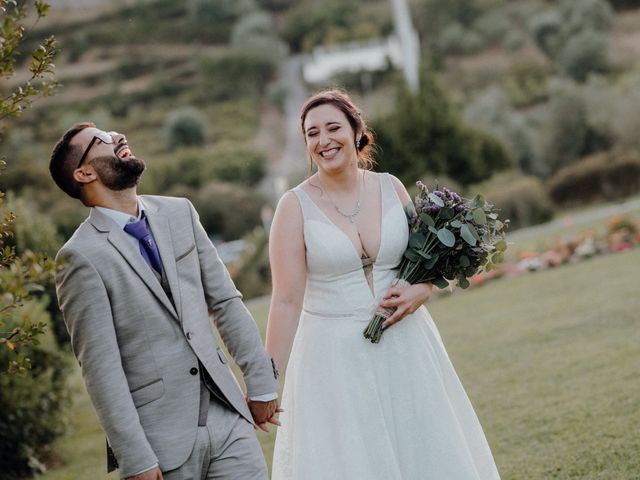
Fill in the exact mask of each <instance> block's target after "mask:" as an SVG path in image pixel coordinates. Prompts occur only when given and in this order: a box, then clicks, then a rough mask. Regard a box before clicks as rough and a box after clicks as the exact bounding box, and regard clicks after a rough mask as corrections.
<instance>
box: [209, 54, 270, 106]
mask: <svg viewBox="0 0 640 480" xmlns="http://www.w3.org/2000/svg"><path fill="white" fill-rule="evenodd" d="M198 71H199V99H200V100H201V101H204V102H208V103H212V102H217V101H221V100H230V99H239V98H245V97H246V98H250V99H256V98H260V97H261V96H262V94H263V93H264V91H265V88H266V86H267V84H268V83H269V82H270V81H271V79H272V78H273V76H274V74H275V72H276V64H275V63H274V60H273V59H272V58H265V57H263V56H261V55H258V54H256V53H250V52H242V51H227V52H225V53H223V54H220V55H218V56H215V57H210V58H202V59H201V60H200V62H199V66H198Z"/></svg>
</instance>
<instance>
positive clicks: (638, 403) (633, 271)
mask: <svg viewBox="0 0 640 480" xmlns="http://www.w3.org/2000/svg"><path fill="white" fill-rule="evenodd" d="M638 266H640V249H636V250H634V251H630V252H627V253H621V254H613V255H608V256H602V257H597V258H593V259H591V260H587V261H584V262H583V263H580V264H577V265H569V266H563V267H560V268H558V269H555V270H548V271H543V272H537V273H532V274H529V275H526V276H523V277H519V278H515V279H501V280H497V281H495V282H491V283H489V284H487V285H484V286H482V287H479V288H476V289H472V290H469V291H464V292H462V291H460V292H457V293H456V294H454V295H451V296H448V297H445V298H440V299H438V300H437V301H435V302H433V304H431V305H430V306H429V310H430V311H431V314H432V315H433V317H434V319H435V321H436V323H437V324H438V326H439V328H440V331H441V333H442V336H443V338H444V341H445V344H446V345H447V348H448V351H449V354H450V356H451V358H452V360H453V362H454V364H455V366H456V368H457V370H458V373H459V375H460V377H461V379H462V381H463V383H464V384H465V386H466V388H467V392H468V393H469V396H470V397H471V400H472V402H473V403H474V405H475V407H476V410H477V412H478V416H479V417H480V421H481V422H482V424H483V426H484V429H485V432H486V434H487V437H488V439H489V443H490V444H491V447H492V450H493V452H494V455H495V458H496V462H497V464H498V468H499V470H500V472H501V475H502V478H503V479H504V480H511V479H513V480H523V479H526V480H535V479H540V480H543V479H544V480H547V479H581V480H587V479H603V480H604V479H607V480H613V479H640V473H639V472H640V455H638V452H640V436H639V435H638V427H639V425H640V382H638V376H637V372H638V365H640V342H639V341H638V340H639V336H638V333H639V332H640V313H639V312H640V295H638V291H639V290H638V284H640V272H639V271H638ZM267 306H268V300H266V299H263V300H259V301H255V302H251V303H250V308H251V309H252V311H253V313H254V315H255V317H256V319H257V321H258V322H259V324H260V326H261V329H262V331H263V333H264V322H265V319H266V313H267ZM70 384H71V388H73V390H74V392H75V394H74V400H75V403H74V408H73V425H72V429H71V430H70V431H69V434H68V435H67V436H65V437H63V438H61V439H60V441H59V442H58V443H57V449H58V451H59V453H60V455H61V457H62V459H63V461H64V462H65V465H64V466H62V467H60V468H56V469H53V470H51V471H50V472H49V473H47V474H46V475H44V476H42V477H41V478H43V479H46V480H54V479H56V480H59V479H65V480H66V479H97V478H109V479H115V478H117V477H116V475H113V474H112V475H109V476H107V475H106V474H105V467H104V465H105V459H104V448H105V447H104V435H103V434H102V433H101V431H100V428H99V427H98V425H97V423H96V419H95V415H94V414H93V411H92V409H91V405H90V404H89V401H88V399H87V396H86V394H85V392H84V387H83V386H82V382H81V379H80V377H79V374H78V373H77V372H76V373H75V374H74V375H73V377H72V378H71V381H70ZM258 436H259V438H260V440H261V442H262V445H263V447H264V451H265V455H266V457H267V460H268V461H269V460H270V458H271V451H272V448H273V433H272V434H269V435H267V434H264V433H258ZM331 480H333V479H331ZM380 480H384V479H380ZM437 480H444V479H437Z"/></svg>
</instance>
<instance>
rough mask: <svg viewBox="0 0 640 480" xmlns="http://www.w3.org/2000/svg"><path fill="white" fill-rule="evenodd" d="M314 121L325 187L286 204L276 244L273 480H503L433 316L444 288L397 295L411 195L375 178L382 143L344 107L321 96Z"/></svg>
mask: <svg viewBox="0 0 640 480" xmlns="http://www.w3.org/2000/svg"><path fill="white" fill-rule="evenodd" d="M301 120H302V131H303V134H304V139H305V142H306V148H307V153H308V155H309V157H310V159H311V161H312V162H313V163H314V164H315V165H316V166H317V173H315V174H314V175H312V176H310V177H309V178H307V179H306V180H305V181H304V182H302V183H301V184H300V185H298V186H297V187H295V188H294V189H293V190H291V191H289V192H287V193H286V194H285V195H284V196H283V197H282V199H281V200H280V202H279V204H278V207H277V210H276V214H275V217H274V221H273V225H272V229H271V236H270V241H269V245H270V246H269V249H270V260H271V270H272V275H273V296H272V301H271V308H270V311H269V321H268V326H267V339H266V342H267V343H266V348H267V351H268V352H269V353H270V354H271V356H272V358H273V360H274V362H275V365H276V366H277V367H279V368H282V367H284V366H285V365H286V366H287V368H286V380H285V385H284V391H283V398H282V406H283V408H284V412H283V413H282V414H281V415H280V422H281V424H282V426H281V427H280V428H279V430H278V434H277V437H276V444H275V450H274V458H273V471H272V480H285V479H286V480H289V479H294V480H347V479H348V480H372V479H380V480H425V479H434V480H488V479H491V480H493V479H498V478H499V474H498V471H497V469H496V466H495V463H494V460H493V457H492V455H491V451H490V449H489V446H488V444H487V441H486V439H485V436H484V433H483V431H482V428H481V426H480V423H479V422H478V419H477V417H476V414H475V412H474V410H473V407H472V405H471V403H470V402H469V399H468V398H467V395H466V393H465V391H464V389H463V387H462V385H461V383H460V380H459V379H458V376H457V375H456V372H455V370H454V368H453V366H452V364H451V361H450V360H449V358H448V356H447V353H446V351H445V348H444V345H443V344H442V339H441V338H440V335H439V333H438V330H437V328H436V326H435V325H434V323H433V320H432V319H431V317H430V316H429V313H428V312H427V310H426V308H425V307H423V306H422V304H423V303H424V302H425V301H427V300H428V299H429V297H430V295H431V285H430V284H417V285H410V286H408V287H406V288H399V287H392V288H390V285H391V282H392V280H393V279H394V277H395V273H396V268H397V266H398V264H399V262H400V259H401V258H402V255H403V252H404V250H405V248H406V246H407V239H408V225H407V217H406V215H407V213H409V214H410V213H411V211H412V210H411V207H412V203H411V199H410V197H409V194H408V193H407V191H406V189H405V187H404V186H403V185H402V184H401V183H400V181H399V180H398V179H396V178H395V177H393V176H391V175H389V174H386V173H374V172H372V171H370V170H369V169H370V168H371V166H372V160H371V150H372V147H373V136H372V134H371V132H370V131H369V130H368V128H367V126H366V124H365V122H364V120H363V118H362V116H361V115H360V113H359V111H358V110H357V108H356V107H355V105H354V104H353V102H352V101H351V99H350V98H349V97H348V96H347V95H346V94H345V93H343V92H341V91H337V90H329V91H325V92H321V93H319V94H317V95H314V96H312V97H311V98H310V99H308V100H307V102H306V103H305V105H304V106H303V108H302V115H301ZM405 212H406V213H405ZM378 304H381V305H382V306H384V307H395V308H397V310H396V311H395V313H394V314H393V315H392V316H391V317H390V318H389V319H388V320H387V321H386V327H387V328H388V329H387V330H386V332H385V334H384V337H383V340H382V342H381V343H380V344H372V343H370V342H369V341H367V340H366V339H365V338H364V337H363V335H362V332H363V330H364V329H365V327H366V326H367V323H368V322H369V320H370V319H371V315H372V312H373V311H374V309H375V308H376V306H377V305H378ZM391 325H393V326H391Z"/></svg>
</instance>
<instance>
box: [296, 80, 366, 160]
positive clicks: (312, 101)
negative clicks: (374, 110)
mask: <svg viewBox="0 0 640 480" xmlns="http://www.w3.org/2000/svg"><path fill="white" fill-rule="evenodd" d="M327 104H329V105H333V106H334V107H336V108H337V109H339V110H340V111H341V112H342V113H344V115H345V117H347V120H348V121H349V124H350V125H351V128H353V131H354V132H355V134H356V137H358V135H361V136H360V143H359V144H358V143H356V151H357V152H358V166H359V167H361V168H366V169H371V168H372V167H373V166H374V165H375V163H376V162H375V160H374V159H373V154H374V151H375V143H374V135H373V132H372V131H371V130H370V129H369V127H367V124H366V123H365V121H364V119H363V118H362V114H361V113H360V111H359V110H358V108H357V107H356V106H355V104H354V103H353V101H352V100H351V98H350V97H349V95H347V93H346V92H344V91H342V90H338V89H335V88H334V89H330V90H323V91H321V92H318V93H316V94H315V95H313V96H311V98H309V99H308V100H307V101H306V102H305V103H304V105H303V106H302V112H301V113H300V125H301V127H302V134H303V136H304V133H305V132H304V121H305V120H306V118H307V114H308V113H309V112H310V111H311V110H313V109H314V108H316V107H319V106H320V105H327ZM305 139H306V136H305ZM305 141H306V140H305ZM354 142H355V140H354Z"/></svg>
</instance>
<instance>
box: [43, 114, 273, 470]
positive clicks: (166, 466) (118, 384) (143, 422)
mask: <svg viewBox="0 0 640 480" xmlns="http://www.w3.org/2000/svg"><path fill="white" fill-rule="evenodd" d="M49 169H50V172H51V176H52V177H53V179H54V181H55V182H56V184H57V185H58V186H59V187H60V188H61V189H62V190H63V191H64V192H65V193H67V194H68V195H70V196H71V197H73V198H77V199H79V200H81V201H82V203H83V204H84V205H86V206H89V207H92V208H91V213H90V215H89V217H88V218H87V220H85V221H84V222H83V223H82V224H81V225H80V226H79V227H78V229H77V230H76V232H75V233H74V235H73V236H72V237H71V239H70V240H69V241H68V242H67V243H66V244H65V245H64V246H63V247H62V249H61V250H60V252H59V253H58V257H59V258H61V259H62V261H63V262H64V268H63V269H62V271H61V272H60V274H59V275H58V277H57V279H56V284H57V294H58V301H59V303H60V308H61V310H62V313H63V315H64V319H65V323H66V325H67V328H68V330H69V333H70V335H71V343H72V347H73V351H74V354H75V355H76V357H77V359H78V362H79V364H80V367H81V369H82V375H83V377H84V381H85V384H86V387H87V391H88V392H89V395H90V397H91V401H92V402H93V405H94V407H95V410H96V412H97V414H98V419H99V421H100V423H101V425H102V427H103V429H104V430H105V432H106V434H107V438H108V442H109V444H110V447H111V451H110V453H112V455H110V457H109V458H110V460H111V461H110V469H109V471H111V470H112V469H113V468H115V466H116V465H119V469H120V472H119V473H120V477H121V478H130V479H135V480H158V479H162V478H164V479H186V478H207V479H242V480H247V479H266V478H267V473H266V466H265V462H264V457H263V456H262V452H261V450H260V446H259V443H258V441H257V439H256V436H255V433H254V422H255V424H257V425H258V426H259V427H260V428H262V429H266V428H267V427H266V426H267V422H270V423H273V424H278V421H277V420H276V419H275V414H276V412H277V411H279V408H278V407H277V401H276V400H275V398H276V396H277V395H276V392H277V390H278V383H277V380H276V378H277V372H276V371H275V368H274V367H273V362H272V361H271V360H270V359H269V358H268V357H267V355H266V353H265V351H264V349H263V347H262V342H261V340H260V337H259V334H258V330H257V328H256V325H255V322H254V321H253V319H252V318H251V316H250V314H249V312H248V311H247V309H246V308H245V307H244V305H243V304H242V301H241V296H240V294H239V292H238V291H237V290H236V289H235V287H234V285H233V282H232V281H231V279H230V277H229V274H228V272H227V270H226V269H225V267H224V265H223V264H222V262H221V261H220V259H219V257H218V255H217V253H216V250H215V248H214V246H213V245H212V243H211V242H210V241H209V238H208V236H207V235H206V233H205V231H204V229H203V228H202V226H201V224H200V222H199V220H198V215H197V213H196V212H195V210H194V208H193V206H192V205H191V203H190V202H189V201H188V200H186V199H182V198H170V197H159V196H147V195H142V196H138V195H137V193H136V186H137V184H138V179H139V178H140V175H141V174H142V172H143V171H144V169H145V164H144V162H143V161H142V160H141V159H138V158H136V157H135V156H134V155H133V153H132V152H131V150H130V149H129V146H128V144H127V140H126V138H125V137H124V135H121V134H119V133H116V132H109V133H107V132H104V131H102V130H99V129H98V128H96V127H95V125H94V124H93V123H80V124H76V125H74V126H73V127H72V128H71V129H69V130H68V131H67V132H66V133H65V134H64V135H63V137H62V138H61V139H60V140H59V141H58V143H57V144H56V146H55V147H54V149H53V153H52V155H51V162H50V165H49ZM209 314H212V315H213V319H214V322H215V324H216V326H217V329H218V331H219V333H220V336H221V338H222V339H223V341H224V343H225V345H226V347H227V348H228V350H229V352H230V353H231V355H232V356H233V358H234V360H235V361H236V363H237V364H238V366H239V367H240V369H241V370H242V372H243V375H244V380H245V384H246V386H247V398H246V399H245V397H244V396H243V394H242V392H241V391H240V389H239V387H238V385H237V383H236V382H235V379H234V378H233V376H232V374H231V372H230V370H229V368H228V367H227V359H226V358H225V355H224V353H223V351H222V350H221V349H220V348H219V347H218V345H217V343H216V338H215V336H214V333H213V329H212V325H211V322H210V321H209ZM114 457H115V458H114ZM112 467H113V468H112Z"/></svg>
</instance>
